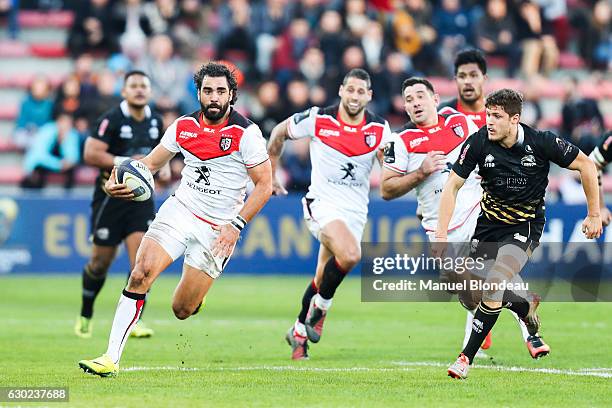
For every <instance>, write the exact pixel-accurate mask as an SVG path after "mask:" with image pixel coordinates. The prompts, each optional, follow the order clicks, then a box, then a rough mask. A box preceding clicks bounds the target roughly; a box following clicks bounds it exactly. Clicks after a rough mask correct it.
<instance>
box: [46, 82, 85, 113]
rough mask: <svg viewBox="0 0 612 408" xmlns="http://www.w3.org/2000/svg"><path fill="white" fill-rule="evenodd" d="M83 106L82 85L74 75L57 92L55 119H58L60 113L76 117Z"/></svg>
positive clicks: (54, 103) (54, 107)
mask: <svg viewBox="0 0 612 408" xmlns="http://www.w3.org/2000/svg"><path fill="white" fill-rule="evenodd" d="M82 105H83V101H82V96H81V83H80V82H79V79H78V78H77V76H76V75H75V74H72V75H70V76H69V77H68V78H66V80H65V81H64V82H63V83H62V84H61V85H60V87H59V89H58V90H57V94H56V95H55V101H54V102H53V117H57V116H58V115H59V113H60V112H67V113H69V114H71V115H73V116H74V115H75V114H76V112H77V110H79V108H81V107H82Z"/></svg>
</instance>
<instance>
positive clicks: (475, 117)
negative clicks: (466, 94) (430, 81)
mask: <svg viewBox="0 0 612 408" xmlns="http://www.w3.org/2000/svg"><path fill="white" fill-rule="evenodd" d="M454 111H457V112H459V113H463V114H464V115H465V116H467V117H468V118H470V119H472V121H473V122H474V123H475V124H476V126H477V127H478V129H480V128H481V127H483V126H485V125H486V124H487V110H486V109H483V110H481V111H480V112H470V111H468V110H467V109H465V108H464V107H463V105H462V104H461V102H459V98H454V99H451V100H450V101H448V102H446V103H444V104H442V105H441V106H440V107H439V110H438V113H440V114H442V115H450V114H452V113H453V112H454Z"/></svg>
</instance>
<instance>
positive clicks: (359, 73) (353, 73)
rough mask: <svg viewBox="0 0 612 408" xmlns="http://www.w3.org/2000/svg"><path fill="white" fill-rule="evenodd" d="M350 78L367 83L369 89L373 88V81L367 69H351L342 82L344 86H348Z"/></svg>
mask: <svg viewBox="0 0 612 408" xmlns="http://www.w3.org/2000/svg"><path fill="white" fill-rule="evenodd" d="M349 78H357V79H361V80H363V81H365V82H366V85H367V87H368V89H370V88H372V80H371V79H370V74H368V72H367V71H366V70H365V69H361V68H353V69H351V70H350V71H349V72H348V73H347V74H346V75H345V76H344V79H343V80H342V85H346V81H348V79H349Z"/></svg>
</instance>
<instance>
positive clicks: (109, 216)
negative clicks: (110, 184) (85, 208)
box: [90, 195, 155, 246]
mask: <svg viewBox="0 0 612 408" xmlns="http://www.w3.org/2000/svg"><path fill="white" fill-rule="evenodd" d="M91 209H92V211H91V224H90V225H91V236H92V238H93V243H94V244H96V245H100V246H117V245H119V244H120V243H121V241H123V240H124V239H125V237H127V236H128V235H130V234H131V233H133V232H146V231H147V229H148V228H149V225H150V224H151V222H153V219H154V218H155V203H154V202H153V200H147V201H144V202H135V201H125V200H119V199H117V198H111V197H108V196H106V195H105V196H103V197H100V199H97V200H94V201H93V202H92V203H91Z"/></svg>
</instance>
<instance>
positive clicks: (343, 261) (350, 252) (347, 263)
mask: <svg viewBox="0 0 612 408" xmlns="http://www.w3.org/2000/svg"><path fill="white" fill-rule="evenodd" d="M336 260H337V261H338V264H340V267H341V268H342V269H344V270H345V271H349V270H351V269H353V267H355V265H357V264H358V263H359V261H360V260H361V251H360V250H359V248H358V247H354V248H347V249H346V250H345V251H344V252H343V253H342V254H341V255H340V256H337V257H336Z"/></svg>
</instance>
